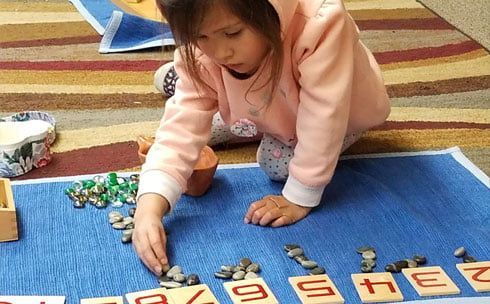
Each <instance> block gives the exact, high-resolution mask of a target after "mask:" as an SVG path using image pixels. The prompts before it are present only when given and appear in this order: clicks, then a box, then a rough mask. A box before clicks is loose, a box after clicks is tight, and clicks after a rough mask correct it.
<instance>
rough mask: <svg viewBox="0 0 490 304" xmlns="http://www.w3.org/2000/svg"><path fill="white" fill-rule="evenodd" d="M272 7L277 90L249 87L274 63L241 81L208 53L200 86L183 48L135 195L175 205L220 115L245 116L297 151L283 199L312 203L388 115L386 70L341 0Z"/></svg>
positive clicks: (286, 1) (277, 1)
mask: <svg viewBox="0 0 490 304" xmlns="http://www.w3.org/2000/svg"><path fill="white" fill-rule="evenodd" d="M270 3H271V4H272V5H273V6H274V7H275V9H276V11H277V13H278V15H279V18H280V20H281V28H282V33H283V35H282V37H283V44H284V55H285V56H284V64H283V70H282V75H281V78H280V82H279V87H278V89H277V91H276V94H275V96H273V98H272V100H270V99H268V96H269V95H268V94H267V93H268V92H269V91H270V86H266V87H265V88H263V89H262V90H260V91H254V90H249V89H250V87H251V86H252V85H253V87H254V88H256V87H260V84H263V83H264V82H265V80H267V79H268V75H269V74H268V73H267V72H266V71H267V69H264V72H263V73H256V75H254V76H252V77H250V78H249V79H245V80H239V79H236V78H234V77H233V76H232V75H231V74H230V73H229V72H228V71H227V70H226V69H225V68H223V67H221V66H220V65H217V64H215V63H214V62H212V61H211V60H210V58H209V57H207V56H205V55H204V54H199V56H198V58H197V61H198V64H199V68H200V71H201V73H202V75H203V77H202V78H203V80H204V82H205V83H206V87H204V88H203V90H202V91H201V92H197V91H196V89H195V87H194V84H193V82H192V80H191V77H190V76H189V75H188V74H187V72H186V70H185V67H184V63H183V60H182V57H181V56H180V54H179V52H178V50H177V51H176V52H175V69H176V71H177V74H178V75H179V77H180V79H179V80H178V81H177V84H176V93H175V95H174V96H173V97H172V98H170V99H169V100H168V101H167V103H166V106H165V114H164V116H163V118H162V121H161V124H160V127H159V128H158V130H157V133H156V140H155V144H154V145H153V146H152V148H151V149H150V151H149V153H148V155H147V158H146V163H145V164H144V165H143V167H142V172H141V176H140V178H141V179H140V188H139V192H138V196H141V195H143V194H145V193H157V194H160V195H162V196H163V197H165V198H166V199H167V200H168V201H169V203H170V206H171V208H173V207H174V206H175V204H176V202H177V200H178V199H179V198H180V196H181V194H182V193H183V192H184V191H185V190H186V181H187V179H188V178H189V177H190V175H191V174H192V169H193V167H194V164H195V163H196V162H197V158H198V156H199V153H200V150H201V149H202V148H203V146H204V145H206V143H207V142H208V140H209V139H210V134H211V123H212V118H213V115H214V114H215V113H216V112H218V111H219V112H220V114H221V116H222V118H223V119H224V121H225V122H226V123H227V124H229V125H233V124H234V123H235V122H237V121H239V120H240V119H248V120H250V121H252V122H253V123H255V125H256V126H257V129H258V131H260V132H263V133H267V134H269V135H271V136H273V137H275V138H277V139H279V140H280V141H282V142H283V143H285V144H287V145H290V146H293V147H294V156H293V158H292V159H291V161H290V164H289V177H288V179H287V181H286V183H285V185H284V188H283V191H282V195H283V196H284V197H285V198H286V199H288V200H289V201H291V202H293V203H295V204H298V205H301V206H308V207H314V206H317V205H318V204H319V203H320V200H321V196H322V193H323V190H324V189H325V186H326V185H327V184H328V183H329V182H330V180H331V178H332V175H333V173H334V170H335V167H336V164H337V161H338V157H339V154H340V152H341V147H342V143H343V139H344V137H345V136H346V135H348V134H353V133H357V134H358V133H361V132H363V131H365V130H367V129H369V128H371V127H373V126H376V125H379V124H381V123H383V122H384V121H385V119H386V118H387V116H388V114H389V112H390V104H389V100H388V95H387V93H386V88H385V86H384V84H383V79H382V77H381V73H380V69H379V66H378V64H377V63H376V61H375V59H374V57H373V55H372V54H371V52H370V51H369V50H368V49H367V48H366V47H365V46H364V45H363V44H362V42H360V41H359V35H358V33H359V30H358V28H357V26H356V25H355V23H354V21H353V20H352V18H351V16H350V15H349V14H348V13H347V12H346V10H345V7H344V5H343V3H342V1H341V0H270ZM259 70H260V69H259ZM254 82H255V84H254ZM267 89H269V90H267ZM268 101H270V104H269V106H264V105H265V104H266V103H267V102H268ZM257 113H258V114H257Z"/></svg>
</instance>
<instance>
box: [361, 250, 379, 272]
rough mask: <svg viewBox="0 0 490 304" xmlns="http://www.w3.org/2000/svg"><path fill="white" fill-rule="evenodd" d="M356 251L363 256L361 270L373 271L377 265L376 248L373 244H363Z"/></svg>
mask: <svg viewBox="0 0 490 304" xmlns="http://www.w3.org/2000/svg"><path fill="white" fill-rule="evenodd" d="M356 251H357V253H359V254H360V255H361V256H362V261H361V271H362V272H364V273H369V272H373V269H374V268H375V267H376V250H375V249H374V248H373V247H371V246H362V247H359V248H357V249H356Z"/></svg>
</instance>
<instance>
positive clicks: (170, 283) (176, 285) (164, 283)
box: [160, 281, 182, 289]
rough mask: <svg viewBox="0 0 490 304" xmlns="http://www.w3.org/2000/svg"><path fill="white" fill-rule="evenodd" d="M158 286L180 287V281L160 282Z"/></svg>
mask: <svg viewBox="0 0 490 304" xmlns="http://www.w3.org/2000/svg"><path fill="white" fill-rule="evenodd" d="M160 286H162V287H165V288H168V289H172V288H180V287H182V283H179V282H174V281H168V282H160Z"/></svg>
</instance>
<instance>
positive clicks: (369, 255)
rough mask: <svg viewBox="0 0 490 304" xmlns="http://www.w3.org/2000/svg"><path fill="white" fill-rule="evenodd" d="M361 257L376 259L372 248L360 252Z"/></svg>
mask: <svg viewBox="0 0 490 304" xmlns="http://www.w3.org/2000/svg"><path fill="white" fill-rule="evenodd" d="M362 258H363V259H364V260H376V252H374V251H372V250H368V251H364V252H363V253H362Z"/></svg>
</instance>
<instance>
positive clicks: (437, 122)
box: [0, 0, 490, 179]
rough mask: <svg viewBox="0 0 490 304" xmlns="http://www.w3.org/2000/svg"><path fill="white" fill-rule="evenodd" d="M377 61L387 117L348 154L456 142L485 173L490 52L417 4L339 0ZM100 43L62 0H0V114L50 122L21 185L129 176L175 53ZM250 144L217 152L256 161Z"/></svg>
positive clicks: (489, 153) (489, 157)
mask: <svg viewBox="0 0 490 304" xmlns="http://www.w3.org/2000/svg"><path fill="white" fill-rule="evenodd" d="M346 6H347V8H348V10H349V11H350V12H351V14H352V16H353V17H354V19H355V20H356V21H357V23H358V25H359V28H360V30H361V38H362V39H363V41H364V42H365V43H366V44H367V45H368V47H369V48H370V49H371V50H372V51H373V52H374V54H375V56H376V58H377V60H378V61H379V62H380V64H381V66H382V70H383V74H384V77H385V81H386V85H387V87H388V91H389V95H390V96H391V100H392V105H393V109H392V114H391V115H390V117H389V120H388V121H387V122H386V123H385V124H384V125H382V126H380V127H378V128H376V129H374V130H371V131H369V132H367V133H366V134H365V135H364V136H363V137H362V139H361V140H360V141H359V142H357V143H356V144H355V145H354V146H353V147H351V149H349V150H348V151H347V153H350V154H359V153H378V152H397V151H419V150H433V149H441V148H447V147H451V146H459V147H461V149H462V150H463V152H464V153H465V154H466V155H467V156H468V157H469V158H470V159H471V160H472V161H473V162H475V164H476V165H477V166H479V167H480V168H481V169H482V170H483V171H485V172H486V173H488V172H490V129H489V126H490V94H489V92H490V91H489V88H490V55H489V52H488V51H487V50H485V49H483V48H482V47H481V46H480V45H479V44H478V43H476V42H475V41H473V40H472V39H470V38H468V37H467V36H465V35H463V34H462V33H461V32H459V31H458V30H457V29H456V28H454V27H453V26H452V25H451V24H448V23H447V22H446V21H445V20H443V19H441V18H440V17H438V16H437V15H434V14H433V13H432V12H431V11H429V10H427V9H426V8H424V7H423V6H422V5H421V4H419V3H418V2H416V1H415V0H347V1H346ZM99 42H100V36H99V35H98V34H97V33H96V32H95V30H94V29H93V28H92V27H91V26H90V25H89V24H88V23H87V22H86V21H84V20H83V18H82V17H81V16H80V15H79V14H78V12H77V11H76V10H75V9H74V8H73V7H72V6H71V5H70V4H69V3H68V1H65V0H49V1H27V2H26V1H23V0H0V116H2V117H3V116H7V115H10V114H12V113H15V112H18V111H23V110H40V111H46V112H49V113H50V114H52V115H54V116H55V117H56V119H57V121H58V129H57V131H58V132H57V141H56V143H55V145H54V147H53V151H54V160H53V162H52V163H51V164H50V165H49V166H47V167H45V168H41V169H36V170H33V171H31V172H29V173H27V174H25V175H23V176H21V177H20V179H26V178H38V177H50V176H66V175H79V174H91V173H97V172H107V171H128V170H137V169H138V168H139V165H140V164H139V161H138V157H137V154H136V150H137V144H136V142H135V139H136V137H137V136H138V135H152V134H153V133H154V130H155V129H156V127H157V125H158V120H159V119H160V116H161V114H162V112H163V105H164V102H165V100H164V99H163V98H162V97H161V96H160V95H159V94H158V92H157V91H156V90H155V89H154V88H153V84H152V82H153V71H154V70H155V69H156V68H157V67H159V66H160V65H161V64H162V63H164V62H166V61H167V60H171V58H172V53H171V52H168V51H167V52H165V51H163V50H161V49H156V50H155V49H152V50H146V51H140V52H134V53H124V54H109V55H101V54H99V53H98V52H97V50H98V46H99ZM256 147H257V144H241V145H231V146H226V147H217V148H216V150H217V152H218V155H219V157H220V160H221V163H239V162H253V161H254V159H255V150H256Z"/></svg>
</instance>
